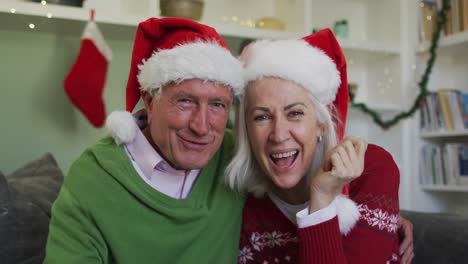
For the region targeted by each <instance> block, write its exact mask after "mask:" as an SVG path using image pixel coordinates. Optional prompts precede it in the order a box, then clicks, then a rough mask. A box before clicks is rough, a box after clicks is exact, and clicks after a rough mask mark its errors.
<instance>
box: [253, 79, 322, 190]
mask: <svg viewBox="0 0 468 264" xmlns="http://www.w3.org/2000/svg"><path fill="white" fill-rule="evenodd" d="M246 95H247V98H246V123H247V134H248V137H249V141H250V145H251V147H252V150H253V152H254V155H255V158H256V159H257V161H258V163H259V165H260V166H261V168H262V170H263V171H264V173H265V174H266V175H268V177H269V178H270V180H271V181H272V182H273V183H274V185H275V186H276V187H279V188H280V189H286V190H288V189H291V188H294V187H295V186H296V185H298V183H299V182H300V181H301V180H302V179H303V178H304V176H305V175H306V174H307V172H308V171H309V169H310V167H311V165H312V159H313V157H314V153H315V148H316V146H317V137H318V136H319V135H322V131H323V129H322V128H321V125H319V121H318V117H317V113H316V111H315V107H314V105H313V103H312V101H311V99H310V97H309V94H308V93H307V91H306V90H305V89H304V88H303V87H301V86H299V85H297V84H295V83H293V82H291V81H287V80H283V79H279V78H272V77H265V78H262V79H260V80H257V81H255V82H253V83H252V84H251V85H250V87H249V89H248V91H247V94H246ZM304 179H305V178H304Z"/></svg>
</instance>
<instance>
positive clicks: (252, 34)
mask: <svg viewBox="0 0 468 264" xmlns="http://www.w3.org/2000/svg"><path fill="white" fill-rule="evenodd" d="M12 10H14V13H13V12H12ZM2 13H3V14H4V15H7V16H9V19H10V20H9V22H10V23H11V24H16V23H15V22H14V21H11V20H12V19H13V20H14V17H16V18H17V21H21V22H23V21H26V20H28V19H25V16H26V17H29V18H30V19H32V20H31V21H32V22H37V21H38V19H40V20H41V21H40V24H44V23H43V22H44V21H47V20H48V19H49V18H47V15H48V14H51V15H52V18H50V19H51V20H54V19H62V20H65V21H61V23H62V22H65V23H62V24H63V25H62V26H63V27H76V25H70V23H73V22H80V23H84V22H86V21H88V19H89V15H90V11H89V10H87V9H85V8H81V7H70V6H63V5H53V4H48V5H41V4H39V3H34V2H23V1H18V0H2V2H1V3H0V15H1V14H2ZM145 19H147V17H143V16H123V15H112V14H105V15H103V14H102V13H98V12H96V17H95V21H96V23H98V24H99V23H104V24H109V25H113V26H120V27H129V28H136V26H137V25H138V23H140V22H141V21H143V20H145ZM10 23H9V24H10ZM201 23H204V24H208V23H206V22H204V21H203V20H202V21H201ZM210 26H212V27H214V28H216V30H217V31H218V32H219V33H220V34H221V35H225V36H233V37H242V38H271V39H284V38H299V37H303V36H305V35H306V33H304V32H286V31H274V30H264V29H257V28H250V27H244V26H237V25H230V24H210ZM24 28H25V30H27V28H26V25H25V26H24ZM51 28H52V29H54V30H55V29H57V26H50V25H45V26H44V27H43V28H42V29H41V28H38V30H44V31H51V30H52V29H51ZM62 31H64V30H62ZM132 37H133V36H132Z"/></svg>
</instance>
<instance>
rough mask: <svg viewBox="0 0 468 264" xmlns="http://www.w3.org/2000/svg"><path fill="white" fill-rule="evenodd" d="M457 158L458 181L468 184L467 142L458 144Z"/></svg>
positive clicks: (461, 183)
mask: <svg viewBox="0 0 468 264" xmlns="http://www.w3.org/2000/svg"><path fill="white" fill-rule="evenodd" d="M458 160H459V168H460V170H459V173H460V174H459V177H460V178H459V183H460V185H468V144H460V146H459V152H458Z"/></svg>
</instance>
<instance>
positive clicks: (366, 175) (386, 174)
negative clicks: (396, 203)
mask: <svg viewBox="0 0 468 264" xmlns="http://www.w3.org/2000/svg"><path fill="white" fill-rule="evenodd" d="M399 185H400V172H399V169H398V166H397V164H396V163H395V160H394V159H393V157H392V155H391V154H390V152H388V151H387V150H385V149H384V148H382V147H380V146H378V145H374V144H369V145H368V147H367V151H366V155H365V161H364V171H363V173H362V175H361V176H360V177H358V178H357V179H355V180H354V181H353V182H351V184H350V196H353V195H357V194H358V193H360V194H363V193H366V194H373V195H385V196H391V197H394V196H397V193H398V188H399Z"/></svg>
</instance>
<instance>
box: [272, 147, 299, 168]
mask: <svg viewBox="0 0 468 264" xmlns="http://www.w3.org/2000/svg"><path fill="white" fill-rule="evenodd" d="M298 154H299V151H298V150H291V151H287V152H276V153H272V154H270V159H271V161H272V162H273V164H275V165H276V166H277V167H278V168H280V169H284V168H289V167H291V165H293V163H294V161H296V158H297V156H298Z"/></svg>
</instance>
